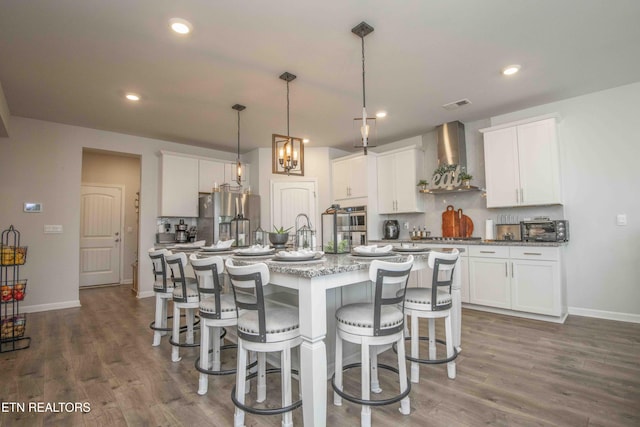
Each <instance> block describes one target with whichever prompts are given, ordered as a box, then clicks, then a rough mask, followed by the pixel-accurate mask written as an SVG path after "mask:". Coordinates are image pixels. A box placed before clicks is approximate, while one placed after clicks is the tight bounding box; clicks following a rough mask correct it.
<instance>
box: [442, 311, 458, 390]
mask: <svg viewBox="0 0 640 427" xmlns="http://www.w3.org/2000/svg"><path fill="white" fill-rule="evenodd" d="M444 321H445V327H444V333H445V335H446V339H447V358H449V357H452V356H453V329H452V322H451V314H449V315H448V316H447V317H445V318H444ZM447 376H448V377H449V378H450V379H452V380H453V379H455V378H456V361H455V360H452V361H451V362H448V363H447Z"/></svg>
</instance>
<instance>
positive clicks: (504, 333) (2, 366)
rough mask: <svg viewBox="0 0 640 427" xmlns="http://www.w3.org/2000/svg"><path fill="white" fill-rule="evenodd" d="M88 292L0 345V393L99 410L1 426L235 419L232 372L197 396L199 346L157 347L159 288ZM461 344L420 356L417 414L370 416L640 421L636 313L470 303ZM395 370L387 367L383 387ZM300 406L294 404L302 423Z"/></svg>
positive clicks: (387, 419) (22, 418) (337, 415)
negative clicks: (175, 352) (570, 312)
mask: <svg viewBox="0 0 640 427" xmlns="http://www.w3.org/2000/svg"><path fill="white" fill-rule="evenodd" d="M80 298H81V303H82V308H75V309H67V310H59V311H52V312H45V313H33V314H30V315H29V316H28V321H27V334H28V335H29V336H31V337H32V344H31V347H30V348H29V349H27V350H22V351H17V352H12V353H3V354H0V373H1V376H0V402H3V403H4V404H7V403H9V402H24V403H27V402H89V403H90V405H91V411H90V412H89V413H65V412H47V413H35V412H28V411H26V412H19V411H18V412H16V411H10V410H8V411H5V409H8V408H6V407H4V406H3V412H0V425H1V426H12V427H13V426H29V427H32V426H63V425H64V426H100V425H104V426H194V425H199V426H231V425H233V405H232V403H231V401H230V399H229V395H230V393H231V388H232V386H233V381H234V377H233V376H226V377H210V379H209V393H208V394H207V395H206V396H199V395H198V394H197V393H196V390H197V384H198V372H197V371H196V370H195V368H194V360H195V358H196V357H197V349H181V350H182V351H181V353H182V355H183V359H182V361H180V362H178V363H172V362H171V361H170V353H171V349H170V345H169V344H168V342H167V338H163V342H162V345H161V346H159V347H152V346H151V340H152V333H151V331H150V329H149V327H148V325H149V322H150V321H151V320H152V318H153V312H154V299H153V298H147V299H143V300H137V299H136V298H134V297H133V296H132V294H131V291H130V290H129V288H128V286H118V287H111V288H99V289H90V290H83V291H81V292H80ZM438 334H439V335H442V330H440V329H439V330H438ZM462 347H463V352H462V353H461V354H460V356H459V357H458V359H457V362H458V364H457V366H458V376H457V378H456V379H455V380H453V381H452V380H449V379H447V376H446V368H445V367H444V366H442V365H440V366H438V365H436V366H422V368H421V380H420V384H414V385H413V389H412V391H411V395H410V396H411V409H412V412H411V415H409V416H403V415H401V414H400V413H399V412H398V409H397V407H398V405H389V406H386V407H377V408H373V424H374V425H376V426H391V425H393V426H424V425H429V426H476V425H484V424H488V425H498V426H589V427H591V426H639V425H640V325H639V324H631V323H622V322H614V321H607V320H598V319H591V318H585V317H577V316H570V317H569V318H568V319H567V321H566V323H565V324H564V325H557V324H551V323H545V322H539V321H534V320H526V319H519V318H513V317H508V316H501V315H496V314H489V313H484V312H479V311H473V310H464V311H463V330H462ZM225 353H231V354H225V355H224V357H225V360H228V361H229V362H228V363H226V366H233V365H234V363H235V354H233V351H230V352H229V351H228V352H225ZM388 353H390V354H385V355H383V356H382V357H381V362H386V363H388V364H393V361H394V356H395V355H394V354H393V353H392V352H388ZM358 375H359V371H357V370H355V369H353V370H350V371H348V373H347V375H346V378H345V384H346V385H345V387H346V389H347V390H348V391H350V392H352V393H356V394H357V393H358V390H359V389H358V387H357V384H356V380H357V376H358ZM277 377H278V376H277V375H276V376H273V375H272V376H270V377H269V393H270V397H268V399H267V403H266V405H267V406H269V405H273V406H277V405H278V404H279V381H278V378H277ZM396 378H397V377H394V374H392V373H383V374H381V382H382V387H383V389H385V392H383V393H387V392H388V394H387V396H390V395H391V394H392V390H394V388H395V387H397V385H396V384H397V383H395V382H394V381H395V379H396ZM294 384H295V382H294ZM295 390H297V388H296V387H294V391H295ZM330 390H331V387H330V386H329V393H328V396H327V397H328V412H329V420H328V423H327V424H328V425H330V426H332V427H339V426H357V425H359V423H360V420H359V418H360V407H359V406H357V405H354V404H351V403H349V402H346V401H345V402H344V403H343V406H341V407H335V406H333V398H332V392H331V391H330ZM383 395H384V394H383ZM251 396H253V394H252V395H251ZM248 399H249V400H248V401H251V397H249V398H248ZM305 404H309V403H307V402H305ZM301 414H302V412H301V409H297V410H295V411H294V423H295V424H296V425H299V426H300V425H302V418H301ZM279 425H280V417H279V416H269V417H257V416H253V415H249V414H248V415H247V426H279Z"/></svg>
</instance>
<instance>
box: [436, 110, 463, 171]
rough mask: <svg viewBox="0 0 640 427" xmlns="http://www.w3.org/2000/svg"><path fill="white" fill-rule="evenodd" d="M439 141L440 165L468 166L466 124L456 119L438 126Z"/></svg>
mask: <svg viewBox="0 0 640 427" xmlns="http://www.w3.org/2000/svg"><path fill="white" fill-rule="evenodd" d="M436 131H437V141H438V166H442V165H460V166H464V167H466V166H467V144H466V140H465V136H464V124H463V123H461V122H459V121H455V122H449V123H444V124H442V125H440V126H438V127H436Z"/></svg>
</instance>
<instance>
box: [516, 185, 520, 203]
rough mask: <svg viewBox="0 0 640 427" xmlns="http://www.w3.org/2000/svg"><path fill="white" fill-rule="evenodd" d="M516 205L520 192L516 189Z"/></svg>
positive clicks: (518, 201)
mask: <svg viewBox="0 0 640 427" xmlns="http://www.w3.org/2000/svg"><path fill="white" fill-rule="evenodd" d="M516 203H520V192H519V191H518V189H517V188H516Z"/></svg>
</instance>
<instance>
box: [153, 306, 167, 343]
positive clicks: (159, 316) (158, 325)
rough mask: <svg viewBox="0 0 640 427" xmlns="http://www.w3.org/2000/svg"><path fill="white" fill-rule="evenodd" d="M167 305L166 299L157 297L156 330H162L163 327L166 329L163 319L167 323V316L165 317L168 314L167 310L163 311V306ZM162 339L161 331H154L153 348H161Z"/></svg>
mask: <svg viewBox="0 0 640 427" xmlns="http://www.w3.org/2000/svg"><path fill="white" fill-rule="evenodd" d="M165 304H166V300H165V299H164V298H160V297H159V296H158V295H156V318H155V323H154V325H155V326H156V328H162V327H166V326H163V325H162V322H163V319H165V320H164V321H165V322H166V318H167V316H163V314H164V313H166V308H165V310H164V313H163V310H162V307H163V305H165ZM161 338H162V335H161V334H160V331H153V344H152V345H153V346H154V347H156V346H159V345H160V340H161Z"/></svg>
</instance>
